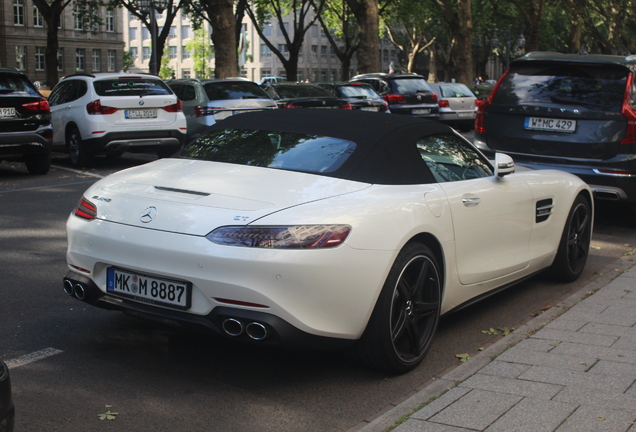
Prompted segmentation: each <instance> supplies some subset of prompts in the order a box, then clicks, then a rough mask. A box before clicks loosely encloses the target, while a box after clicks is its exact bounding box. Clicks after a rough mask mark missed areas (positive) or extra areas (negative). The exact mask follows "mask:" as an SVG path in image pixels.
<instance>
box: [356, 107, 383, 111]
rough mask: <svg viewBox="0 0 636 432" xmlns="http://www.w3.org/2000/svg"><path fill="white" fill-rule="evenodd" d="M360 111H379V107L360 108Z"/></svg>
mask: <svg viewBox="0 0 636 432" xmlns="http://www.w3.org/2000/svg"><path fill="white" fill-rule="evenodd" d="M360 111H379V108H378V107H375V106H371V107H360Z"/></svg>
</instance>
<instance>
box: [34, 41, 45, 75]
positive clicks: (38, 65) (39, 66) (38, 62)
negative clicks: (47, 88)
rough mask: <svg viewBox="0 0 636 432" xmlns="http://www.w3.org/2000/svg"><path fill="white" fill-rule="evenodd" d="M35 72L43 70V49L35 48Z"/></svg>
mask: <svg viewBox="0 0 636 432" xmlns="http://www.w3.org/2000/svg"><path fill="white" fill-rule="evenodd" d="M35 70H39V71H43V70H44V47H35Z"/></svg>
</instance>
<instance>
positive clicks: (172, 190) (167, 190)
mask: <svg viewBox="0 0 636 432" xmlns="http://www.w3.org/2000/svg"><path fill="white" fill-rule="evenodd" d="M155 189H157V190H160V191H166V192H178V193H183V194H190V195H199V196H209V195H210V194H209V193H207V192H197V191H191V190H186V189H175V188H169V187H163V186H155Z"/></svg>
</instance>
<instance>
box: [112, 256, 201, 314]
mask: <svg viewBox="0 0 636 432" xmlns="http://www.w3.org/2000/svg"><path fill="white" fill-rule="evenodd" d="M118 276H119V277H120V279H118ZM123 278H126V279H125V280H124V279H123ZM135 278H136V279H135ZM128 281H130V284H129V283H128ZM142 281H144V282H142ZM118 282H119V283H118ZM153 282H154V283H155V285H153ZM162 284H163V286H162ZM171 287H172V291H171ZM155 290H156V294H154V292H155ZM106 292H107V293H108V294H111V295H114V296H117V297H124V298H127V299H131V300H135V301H137V302H140V303H145V304H150V305H156V306H164V307H168V308H170V309H177V310H188V309H190V307H191V306H192V283H191V282H187V281H181V280H176V279H170V278H165V277H161V276H159V277H158V276H154V275H152V276H151V275H147V274H143V273H139V272H136V271H130V270H125V269H121V268H118V267H108V269H107V270H106ZM171 294H172V297H174V299H171V298H170V297H171ZM162 295H163V298H162Z"/></svg>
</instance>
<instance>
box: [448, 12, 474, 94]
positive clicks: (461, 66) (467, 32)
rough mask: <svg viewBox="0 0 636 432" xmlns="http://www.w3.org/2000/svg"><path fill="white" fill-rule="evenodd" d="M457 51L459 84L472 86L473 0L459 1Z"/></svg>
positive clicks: (455, 61) (455, 59)
mask: <svg viewBox="0 0 636 432" xmlns="http://www.w3.org/2000/svg"><path fill="white" fill-rule="evenodd" d="M457 18H458V22H459V28H458V29H457V45H456V48H457V51H456V55H455V58H454V61H453V63H455V65H456V67H455V71H456V73H457V76H456V80H457V82H460V83H463V84H467V85H470V84H472V82H473V74H474V70H473V53H472V46H473V36H472V35H473V21H472V15H471V0H458V1H457Z"/></svg>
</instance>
